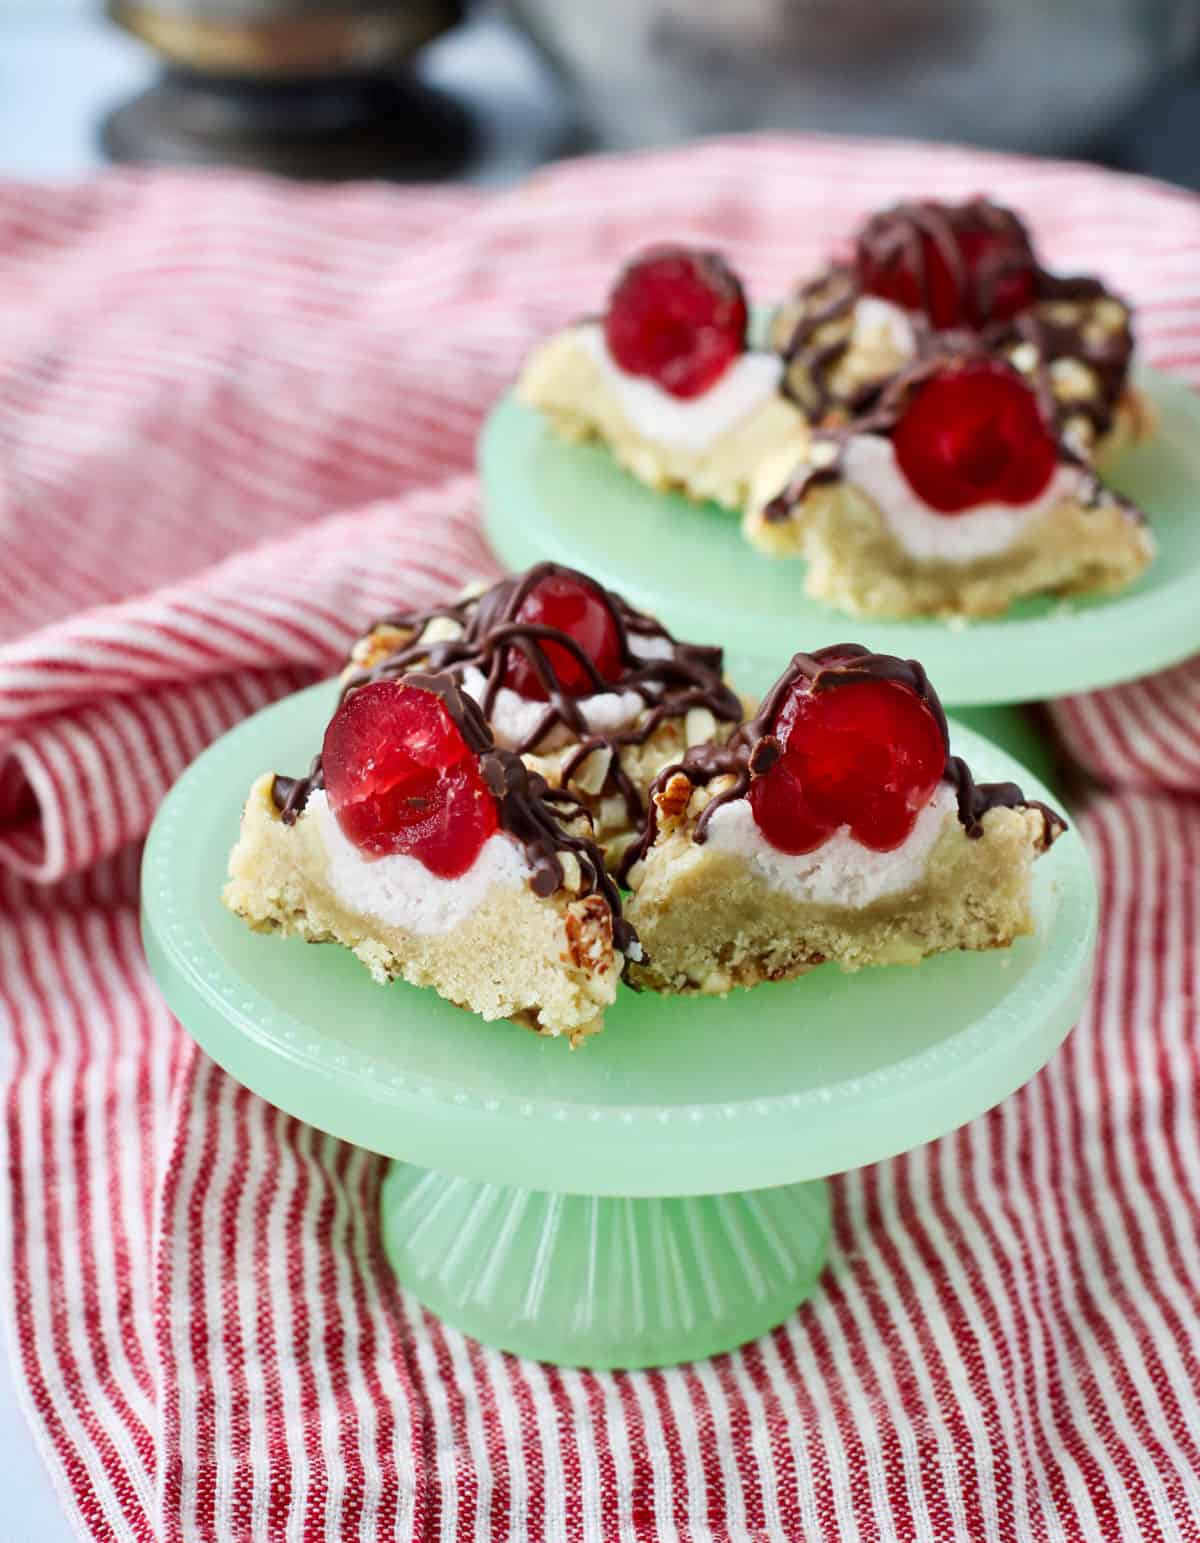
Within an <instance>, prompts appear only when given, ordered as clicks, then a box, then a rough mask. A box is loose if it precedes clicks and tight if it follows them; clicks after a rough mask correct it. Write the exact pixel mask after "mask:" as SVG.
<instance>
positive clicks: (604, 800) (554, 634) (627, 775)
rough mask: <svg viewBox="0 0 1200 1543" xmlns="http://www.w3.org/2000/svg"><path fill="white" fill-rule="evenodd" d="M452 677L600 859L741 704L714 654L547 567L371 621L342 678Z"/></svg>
mask: <svg viewBox="0 0 1200 1543" xmlns="http://www.w3.org/2000/svg"><path fill="white" fill-rule="evenodd" d="M430 670H432V671H438V672H445V673H447V674H449V675H451V676H452V677H453V678H454V679H455V681H457V683H458V684H459V686H460V688H461V690H462V691H463V692H464V694H465V695H467V696H469V697H470V698H472V700H473V701H474V702H476V703H477V704H478V706H479V707H480V709H481V710H482V713H483V716H484V718H485V719H486V721H487V724H488V727H489V729H490V731H491V733H492V735H493V737H494V739H495V742H496V744H497V745H499V746H501V747H502V748H504V749H508V750H513V751H515V752H516V753H517V754H518V755H520V756H521V757H522V758H523V759H524V761H525V764H526V765H527V766H528V767H529V769H530V770H531V771H532V772H535V773H536V774H537V775H538V776H540V777H542V778H544V779H545V781H546V782H547V783H548V784H549V786H550V787H551V788H564V789H566V790H567V791H568V792H570V793H572V794H574V795H575V797H576V798H578V799H579V801H580V803H581V804H582V805H583V807H584V808H585V809H586V810H587V812H588V813H589V814H590V815H591V817H592V820H593V825H594V830H595V835H596V839H597V841H598V842H599V843H600V845H601V846H602V847H603V848H604V850H605V853H606V856H607V858H608V861H609V863H610V865H612V864H615V863H616V862H617V861H618V860H619V858H620V856H621V854H622V853H623V851H624V849H625V847H626V846H627V845H628V843H629V842H630V841H631V840H632V839H633V838H634V836H635V835H636V834H637V833H638V832H639V831H640V830H641V828H642V823H643V820H644V818H645V812H646V795H647V794H648V792H649V790H650V785H651V784H652V783H653V781H654V779H655V778H656V777H657V776H658V774H659V772H660V771H661V770H662V769H663V767H664V766H666V765H668V764H669V763H670V762H671V761H677V760H678V759H679V758H680V756H682V755H683V753H684V751H685V750H687V749H688V748H689V747H690V746H693V745H697V744H707V743H709V742H710V741H717V742H719V741H721V740H723V739H726V738H728V736H729V734H730V733H731V731H732V730H733V729H734V728H735V727H736V725H737V724H739V723H740V722H741V720H742V716H743V710H742V703H741V701H740V700H739V698H738V696H737V694H736V693H735V692H734V691H733V690H731V689H730V687H729V686H727V685H726V684H725V682H724V680H723V678H722V654H721V650H720V649H719V648H711V647H706V646H703V645H700V644H695V643H681V642H679V641H678V640H677V639H676V638H674V637H672V636H671V634H670V633H669V632H668V631H667V629H666V628H665V627H663V626H662V625H661V623H659V622H657V621H656V620H655V619H654V618H653V617H651V616H646V615H644V614H643V613H641V612H639V611H635V610H634V609H633V608H632V607H631V606H629V605H627V604H626V603H625V602H624V601H623V600H622V599H621V597H620V596H619V595H615V594H613V593H612V592H611V591H609V590H606V589H605V588H604V587H603V586H602V585H600V584H597V583H596V582H595V580H593V579H590V578H589V577H588V576H587V575H586V574H584V573H579V572H577V571H576V570H575V569H573V568H563V567H560V566H558V565H556V564H554V563H538V564H537V565H536V566H535V567H532V568H530V569H528V570H527V571H526V572H525V573H522V574H517V575H516V576H514V577H512V578H506V579H501V580H500V582H499V583H497V584H493V585H492V586H491V588H490V589H485V590H483V591H482V592H479V591H475V592H472V593H469V594H468V595H467V596H466V597H464V598H462V599H459V600H456V601H452V602H449V603H447V604H445V605H438V606H433V607H430V608H429V609H427V610H423V611H413V612H408V613H405V614H403V615H399V616H392V617H389V618H387V619H386V620H384V621H381V622H378V623H377V624H376V625H375V626H374V627H373V628H372V629H371V630H370V632H368V633H367V635H366V636H365V637H364V638H362V639H360V641H359V642H358V644H357V645H356V646H355V648H354V652H353V654H352V656H351V663H350V669H349V673H348V674H347V675H346V676H345V677H344V679H346V680H347V681H354V680H357V681H362V680H364V679H398V680H403V679H406V678H407V677H408V676H409V675H410V674H411V673H412V672H413V671H430Z"/></svg>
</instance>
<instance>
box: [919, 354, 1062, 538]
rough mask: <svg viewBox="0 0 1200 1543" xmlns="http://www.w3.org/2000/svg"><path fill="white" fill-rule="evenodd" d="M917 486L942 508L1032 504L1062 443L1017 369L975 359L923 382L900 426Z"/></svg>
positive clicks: (944, 511)
mask: <svg viewBox="0 0 1200 1543" xmlns="http://www.w3.org/2000/svg"><path fill="white" fill-rule="evenodd" d="M892 443H893V444H894V445H895V447H896V459H897V461H898V462H899V463H900V469H901V471H902V472H903V473H904V475H905V477H906V478H907V480H908V483H909V486H910V487H911V488H912V489H913V491H914V492H915V493H916V494H917V495H918V496H919V497H920V498H923V499H924V501H925V502H926V503H927V504H929V505H931V506H932V507H933V508H934V509H937V510H939V511H940V512H941V513H942V514H961V513H962V512H963V511H964V510H966V509H971V508H974V507H975V506H976V505H978V504H987V503H999V504H1027V503H1030V502H1032V500H1033V499H1035V498H1037V496H1038V495H1039V494H1040V493H1041V492H1043V490H1044V489H1045V487H1046V485H1047V483H1048V482H1049V481H1050V478H1051V477H1052V476H1053V475H1054V469H1055V467H1056V466H1057V464H1058V444H1057V441H1056V440H1055V438H1054V435H1053V434H1052V433H1051V432H1050V430H1049V429H1048V428H1047V426H1046V423H1045V421H1044V419H1043V418H1042V413H1041V408H1040V407H1039V405H1038V400H1037V397H1036V396H1035V394H1034V392H1033V391H1032V389H1031V388H1030V387H1029V386H1028V385H1026V383H1025V382H1024V381H1023V380H1022V379H1021V377H1020V376H1019V375H1018V374H1017V372H1016V371H1015V370H1013V369H1010V368H1009V367H1008V366H1007V365H1004V364H1000V363H999V362H994V361H991V360H982V359H981V360H975V361H972V362H970V363H968V364H963V365H959V366H956V367H954V368H952V369H948V370H945V371H943V372H942V373H941V374H939V375H934V376H932V377H931V378H930V379H929V380H927V381H925V382H924V383H923V384H922V385H919V386H918V387H917V388H916V390H915V391H914V392H913V394H912V396H911V397H910V398H909V400H908V402H907V404H906V405H905V408H904V411H903V413H902V414H901V417H900V419H899V421H898V422H897V424H896V427H895V428H894V430H893V431H892Z"/></svg>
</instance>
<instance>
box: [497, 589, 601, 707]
mask: <svg viewBox="0 0 1200 1543" xmlns="http://www.w3.org/2000/svg"><path fill="white" fill-rule="evenodd" d="M515 619H516V620H517V621H523V622H533V623H535V624H536V625H538V626H541V627H556V628H557V629H558V631H559V632H565V633H566V634H567V636H568V637H569V638H572V639H573V640H574V641H575V642H576V643H578V644H579V646H580V648H582V649H583V651H584V653H585V654H586V655H587V656H588V658H589V659H590V660H591V661H592V664H593V665H594V666H595V668H596V671H597V673H598V674H599V676H600V678H601V680H603V681H606V682H609V683H611V682H613V681H616V680H619V679H620V677H621V668H622V665H621V635H620V633H619V632H618V630H617V623H616V618H615V617H614V616H613V613H612V608H611V606H610V605H609V604H608V601H607V600H606V599H605V598H604V596H603V595H602V594H601V592H600V590H599V589H598V588H597V586H596V585H595V584H592V583H590V582H589V581H588V580H586V579H583V578H578V577H576V576H575V575H573V574H566V573H548V574H547V575H546V576H545V578H542V579H539V580H538V581H537V583H536V584H535V585H534V586H533V588H532V589H531V590H530V591H529V593H528V594H527V595H526V596H525V598H524V600H522V601H521V604H520V606H519V607H518V608H517V614H516V618H515ZM533 641H534V642H535V643H536V644H537V645H538V646H539V647H540V648H541V650H542V652H543V653H544V654H545V656H546V658H547V660H548V661H549V663H550V665H551V667H552V669H553V670H554V673H555V675H557V677H558V683H559V686H560V688H561V689H562V690H563V691H564V692H565V693H566V695H567V696H591V695H592V693H593V692H594V691H595V690H596V687H595V684H594V682H593V681H592V679H591V677H590V676H589V675H588V673H587V671H586V670H585V669H584V668H583V666H582V665H581V664H580V662H579V660H578V659H576V658H575V656H574V654H572V653H571V651H570V649H568V648H564V647H563V645H562V644H561V643H554V642H546V641H544V640H542V639H534V640H533ZM504 684H505V685H506V686H511V687H512V689H513V690H514V691H516V692H519V693H520V695H521V696H523V697H526V698H528V700H530V701H533V702H545V701H548V700H549V698H548V694H547V691H546V688H545V686H544V685H543V684H542V682H541V680H540V679H539V678H538V673H537V670H536V669H535V668H534V666H533V664H532V662H531V660H530V659H529V657H528V655H526V654H524V653H522V652H521V651H520V650H519V649H518V648H513V649H511V650H510V651H509V655H508V665H507V668H506V670H505V673H504Z"/></svg>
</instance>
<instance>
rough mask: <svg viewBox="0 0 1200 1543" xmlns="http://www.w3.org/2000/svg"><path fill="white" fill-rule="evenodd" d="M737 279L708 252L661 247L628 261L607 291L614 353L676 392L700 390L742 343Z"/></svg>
mask: <svg viewBox="0 0 1200 1543" xmlns="http://www.w3.org/2000/svg"><path fill="white" fill-rule="evenodd" d="M748 320H749V313H748V311H747V308H746V297H745V295H744V294H743V293H742V286H741V285H740V284H739V282H738V280H737V279H736V277H735V276H734V274H733V273H732V272H731V271H730V270H729V268H727V267H726V265H725V263H724V262H722V260H721V259H720V258H719V257H717V256H716V255H715V254H714V253H711V252H699V251H693V250H692V249H690V248H688V247H661V248H657V249H655V250H654V251H652V252H648V253H647V254H646V256H645V257H643V258H641V259H639V260H638V261H636V262H634V263H631V264H630V266H629V267H628V268H626V269H625V272H624V273H623V274H622V275H621V277H620V279H618V281H617V284H616V287H615V289H614V290H613V292H612V295H611V296H610V297H609V303H608V314H607V315H606V316H605V318H604V337H605V341H606V343H607V344H608V351H609V353H610V354H611V355H612V357H613V359H614V360H615V361H616V362H617V364H619V365H620V367H621V369H623V370H625V371H626V372H627V373H628V374H630V375H644V376H647V377H648V378H649V379H650V380H653V381H654V382H655V383H656V384H657V385H659V386H661V387H662V389H663V390H664V391H668V392H670V394H671V395H672V396H676V397H683V398H687V397H695V396H700V395H701V394H702V393H703V392H705V391H707V390H708V389H709V387H710V386H712V385H714V384H715V383H716V382H717V381H718V380H719V379H720V377H721V376H722V375H723V374H724V373H725V371H726V370H727V369H728V368H729V366H730V364H732V363H733V361H734V360H735V359H736V358H737V357H738V355H739V354H741V353H742V352H743V351H744V349H745V346H746V326H747V322H748Z"/></svg>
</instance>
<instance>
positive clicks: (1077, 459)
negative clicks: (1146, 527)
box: [763, 332, 1146, 525]
mask: <svg viewBox="0 0 1200 1543" xmlns="http://www.w3.org/2000/svg"><path fill="white" fill-rule="evenodd" d="M980 362H985V363H988V364H990V365H993V366H995V367H997V368H1000V369H1010V370H1011V371H1012V372H1013V374H1014V375H1015V376H1016V377H1017V378H1018V379H1019V380H1021V381H1022V382H1023V383H1024V384H1025V385H1027V386H1028V387H1029V388H1030V390H1031V391H1033V393H1034V395H1035V396H1036V397H1037V400H1038V407H1039V409H1040V412H1041V416H1042V420H1043V422H1044V423H1045V424H1046V426H1047V428H1048V430H1049V432H1050V433H1051V434H1053V435H1054V438H1055V439H1056V441H1057V443H1058V459H1059V461H1060V462H1063V463H1066V464H1068V465H1072V466H1075V467H1077V468H1078V469H1079V470H1080V471H1081V472H1083V473H1084V484H1083V488H1082V490H1081V498H1082V501H1083V503H1084V505H1085V506H1086V507H1088V508H1095V507H1096V506H1097V505H1099V504H1100V503H1101V502H1102V501H1104V502H1108V503H1113V504H1116V505H1117V506H1118V507H1119V508H1120V509H1121V510H1122V511H1123V512H1124V513H1125V514H1126V515H1127V516H1128V518H1129V519H1131V520H1134V521H1136V522H1137V523H1139V524H1141V523H1144V522H1145V518H1146V517H1145V515H1144V514H1143V513H1142V511H1141V510H1140V509H1138V508H1137V506H1136V505H1135V504H1132V503H1130V501H1129V500H1128V499H1127V498H1123V497H1122V496H1121V495H1119V494H1117V493H1114V492H1113V491H1112V489H1111V488H1108V487H1106V486H1105V484H1104V483H1103V482H1102V481H1101V480H1100V478H1099V477H1098V476H1097V475H1096V472H1095V469H1094V468H1093V467H1092V465H1091V463H1090V462H1089V461H1088V460H1087V459H1086V458H1085V457H1084V455H1082V454H1081V453H1080V451H1079V450H1078V449H1077V448H1076V447H1075V446H1074V445H1073V444H1072V443H1071V442H1070V440H1069V439H1068V438H1067V437H1066V435H1065V434H1064V432H1063V430H1062V428H1061V425H1060V422H1059V415H1058V410H1057V404H1056V402H1055V398H1054V391H1053V386H1052V384H1051V380H1050V376H1049V372H1048V370H1047V369H1046V368H1044V367H1041V366H1039V368H1038V369H1037V370H1036V371H1035V372H1034V374H1033V375H1032V376H1028V375H1025V374H1023V373H1022V372H1021V371H1020V370H1018V369H1017V368H1016V366H1015V365H1012V364H1009V363H1007V362H1006V361H1004V360H1002V359H997V358H996V357H995V355H994V354H992V353H990V352H989V350H988V349H987V347H986V345H985V344H984V342H983V341H982V339H980V338H979V337H977V336H975V335H973V334H971V333H969V332H946V333H942V334H940V336H939V337H938V346H937V348H936V349H934V350H931V351H930V352H928V353H926V354H925V355H923V356H922V357H919V358H918V359H916V360H915V361H914V362H913V363H912V364H910V365H908V366H907V367H906V368H905V369H902V370H900V371H899V372H898V373H897V374H895V375H893V376H892V378H891V379H890V380H889V382H888V383H887V385H886V387H885V388H884V390H883V392H882V395H880V397H879V398H878V400H877V402H876V403H875V406H874V407H873V408H872V409H871V410H870V411H869V412H865V413H863V414H862V416H861V417H859V418H858V419H857V420H856V421H855V422H854V423H852V424H846V425H843V426H841V427H838V428H826V429H818V430H817V431H816V432H815V433H814V435H813V437H812V447H813V448H817V447H821V448H822V449H824V450H825V451H826V453H825V454H824V455H822V456H819V457H818V459H817V461H816V463H815V464H814V463H813V459H812V449H810V451H809V459H808V460H807V461H806V462H804V463H803V464H802V465H801V466H799V467H798V468H797V470H796V473H795V475H794V476H793V477H791V478H790V479H789V481H788V482H786V483H785V484H784V486H783V487H782V488H781V489H780V491H779V492H778V493H777V494H776V495H775V497H774V498H772V499H771V500H770V502H769V503H768V504H766V506H765V507H764V509H763V519H764V520H765V521H766V522H767V523H768V524H769V525H774V524H782V523H784V522H785V521H787V520H789V519H790V518H791V516H792V512H793V510H794V509H795V508H796V506H797V505H798V504H799V503H801V502H802V501H803V499H804V497H805V495H806V494H807V493H808V492H809V490H810V489H811V488H813V487H816V486H819V485H821V484H823V483H830V482H837V481H839V480H840V479H841V476H842V456H843V453H844V450H845V447H846V443H847V441H848V440H849V439H850V437H851V436H852V435H856V434H882V435H888V436H890V435H891V433H892V431H893V430H894V429H895V427H896V424H897V423H898V422H899V421H900V418H901V416H902V415H903V413H904V410H905V408H906V407H907V405H908V402H909V399H910V398H911V396H912V394H913V392H915V391H916V390H917V389H918V388H919V387H920V386H922V385H923V384H924V383H925V382H926V381H927V380H929V379H930V378H931V377H933V376H935V375H939V374H941V373H943V372H944V371H949V370H955V369H959V368H961V367H963V366H964V365H969V364H976V363H980Z"/></svg>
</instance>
